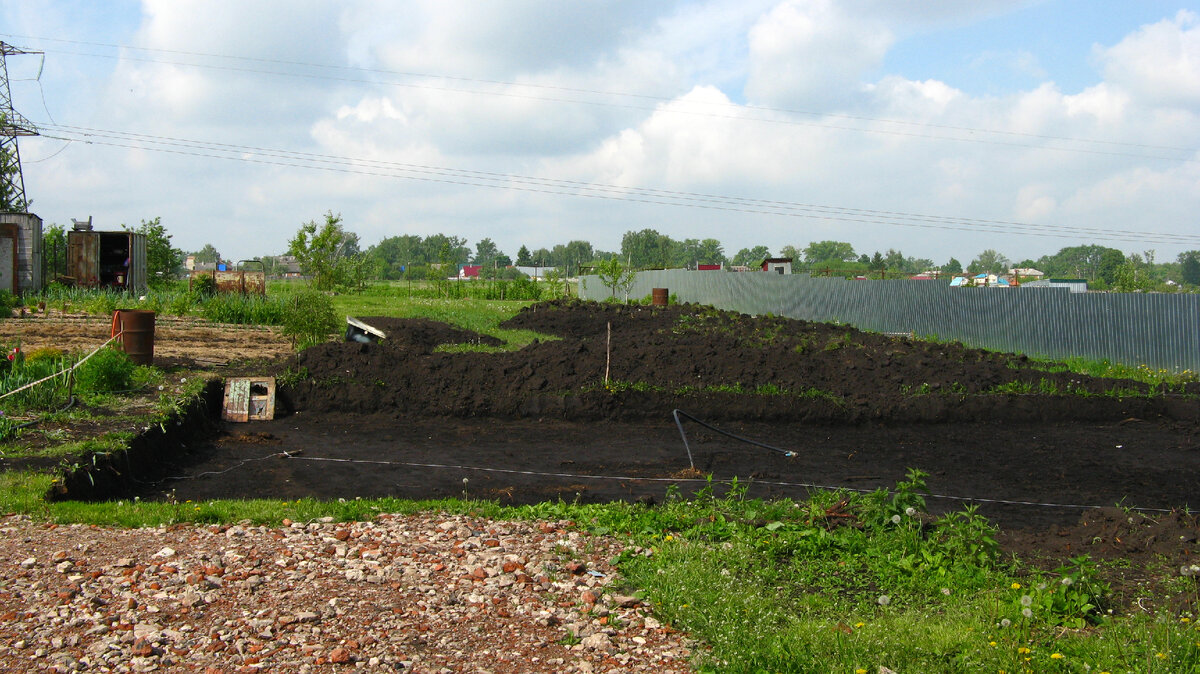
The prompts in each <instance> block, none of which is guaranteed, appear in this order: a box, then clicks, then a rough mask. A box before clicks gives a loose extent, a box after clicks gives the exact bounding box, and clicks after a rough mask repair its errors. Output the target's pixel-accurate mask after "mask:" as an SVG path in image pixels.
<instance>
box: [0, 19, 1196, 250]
mask: <svg viewBox="0 0 1200 674" xmlns="http://www.w3.org/2000/svg"><path fill="white" fill-rule="evenodd" d="M1198 5H1200V3H1197V2H1161V1H1159V0H1137V1H1136V2H1130V1H1125V0H1122V1H1101V0H1048V1H1045V2H1033V1H1030V2H1015V1H1011V0H1006V1H1001V0H962V1H951V0H926V1H923V2H906V3H898V2H894V0H848V1H840V2H835V1H833V0H783V1H779V0H713V1H709V2H646V1H645V0H632V1H624V0H610V1H608V2H597V1H592V0H572V1H570V2H564V1H563V0H546V1H539V0H508V1H506V0H496V1H494V2H480V1H475V2H457V1H454V0H424V1H407V2H387V3H384V2H376V1H367V0H345V1H341V2H333V1H324V0H287V1H286V2H285V1H282V0H278V1H277V0H255V1H253V2H246V1H245V0H228V1H226V0H210V1H203V2H201V1H194V0H144V1H142V2H134V1H130V0H125V1H115V0H114V1H109V2H103V3H97V2H92V1H91V0H73V1H68V0H21V1H20V2H17V1H10V2H4V3H0V31H3V32H0V40H3V41H4V42H6V43H9V44H11V45H14V46H17V47H23V48H27V49H33V50H41V51H44V52H45V55H44V57H42V56H10V57H9V58H8V72H9V77H10V81H11V86H12V94H13V100H14V105H15V106H16V108H17V110H18V112H20V113H21V114H23V115H24V116H25V117H26V118H28V119H29V120H32V121H33V122H34V123H35V124H37V125H38V126H39V127H40V128H41V129H42V133H43V136H42V137H38V138H22V139H21V140H20V149H21V157H22V160H23V163H24V174H25V184H26V191H27V195H28V197H29V198H30V199H31V200H32V202H33V203H32V210H33V211H34V212H36V213H38V214H39V215H40V216H41V217H42V218H43V219H44V220H45V222H46V223H47V224H50V223H59V224H65V225H69V224H70V222H71V219H72V218H81V219H82V218H86V217H87V216H89V215H91V216H93V217H94V220H95V223H96V225H97V227H98V228H101V229H107V228H112V229H116V228H118V226H119V225H120V224H122V223H126V224H130V225H136V224H137V223H138V222H139V221H140V220H142V219H149V218H153V217H158V216H161V217H162V222H163V224H164V225H165V226H166V227H167V229H168V232H169V233H171V234H172V235H173V237H174V238H173V243H174V244H175V245H177V246H178V247H180V248H183V249H184V250H187V251H194V250H197V249H199V248H201V247H202V246H203V245H204V244H206V243H212V244H213V245H215V246H216V247H217V249H218V250H219V251H220V252H221V253H222V254H223V255H224V256H225V257H226V258H232V259H234V260H237V259H241V258H248V257H252V256H257V255H270V254H277V253H281V252H283V251H284V250H285V249H286V247H287V241H288V239H289V238H290V237H292V236H293V235H294V234H295V232H296V230H297V228H298V227H299V226H300V225H301V224H302V223H303V222H306V221H308V220H312V219H318V220H319V219H320V218H321V216H322V214H323V213H325V212H326V211H333V212H334V213H340V214H341V215H342V216H343V218H344V220H345V222H346V225H347V228H348V229H350V230H351V231H354V232H357V233H358V234H359V236H360V237H361V240H362V243H363V244H364V247H365V246H366V245H370V244H373V243H376V242H378V241H379V240H380V239H382V238H385V237H388V236H395V235H399V234H417V235H421V236H425V235H429V234H434V233H439V232H441V233H445V234H451V235H458V236H462V237H465V238H466V239H467V240H468V242H469V245H471V246H474V244H475V243H476V242H477V241H478V240H479V239H481V238H483V237H491V238H492V239H493V240H494V241H495V242H496V243H497V244H498V245H499V247H500V249H501V250H502V251H504V252H506V253H508V254H509V255H512V256H515V254H516V252H517V249H518V248H519V247H520V246H521V245H522V244H524V245H526V246H528V247H529V248H530V249H536V248H538V247H543V246H545V247H550V246H553V245H554V244H557V243H566V242H567V241H569V240H572V239H585V240H587V241H590V242H591V243H592V244H593V245H595V246H596V247H597V248H600V249H603V250H617V249H619V248H620V243H621V236H622V234H623V233H624V232H626V231H628V230H631V229H633V230H639V229H643V228H654V229H657V230H658V231H660V232H662V233H665V234H668V235H670V236H672V237H673V238H676V239H684V238H716V239H719V240H720V241H721V242H722V243H724V245H725V250H726V253H727V254H729V255H732V254H733V253H735V252H736V251H737V250H738V249H739V248H743V247H752V246H755V245H760V244H761V245H766V246H767V247H768V248H769V249H770V250H771V251H772V252H773V253H777V252H778V251H779V249H780V248H781V247H783V246H784V245H793V246H796V247H798V248H803V247H804V246H805V245H807V244H808V243H809V242H810V241H817V240H824V239H836V240H841V241H849V242H851V243H852V244H853V245H854V247H855V250H856V251H858V252H866V253H871V252H874V251H875V250H884V251H886V250H887V249H888V248H896V249H899V250H901V251H902V252H904V253H905V254H906V255H910V256H916V257H928V258H932V259H933V260H934V261H935V262H936V263H938V264H941V263H943V262H945V261H946V260H947V259H948V258H950V257H956V258H958V259H959V260H961V261H963V262H964V263H966V262H967V261H969V260H970V259H971V258H973V257H974V256H975V255H977V254H978V253H979V252H980V251H982V250H984V249H987V248H994V249H996V250H999V251H1000V252H1001V253H1003V254H1005V255H1007V256H1008V257H1010V258H1012V259H1014V260H1020V259H1024V258H1037V257H1038V256H1040V255H1044V254H1049V253H1053V252H1055V251H1057V250H1058V249H1060V248H1062V247H1064V246H1072V245H1080V244H1090V243H1101V244H1104V245H1109V246H1113V247H1115V248H1120V249H1121V250H1123V251H1125V252H1126V253H1132V252H1139V253H1140V252H1142V251H1145V250H1151V249H1153V250H1156V251H1157V259H1158V260H1159V261H1165V260H1173V259H1174V258H1175V256H1176V255H1177V254H1178V253H1179V252H1181V251H1183V250H1190V249H1200V223H1198V217H1197V214H1198V213H1200V6H1198ZM64 139H73V140H71V141H68V140H64Z"/></svg>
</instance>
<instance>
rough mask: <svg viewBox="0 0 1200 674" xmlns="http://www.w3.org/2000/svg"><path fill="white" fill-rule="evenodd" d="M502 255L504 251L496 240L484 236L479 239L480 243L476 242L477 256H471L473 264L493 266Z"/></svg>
mask: <svg viewBox="0 0 1200 674" xmlns="http://www.w3.org/2000/svg"><path fill="white" fill-rule="evenodd" d="M501 255H504V253H501V252H500V248H499V247H498V246H496V242H495V241H492V240H491V239H489V238H487V237H484V238H482V239H480V240H479V243H477V244H475V257H473V258H471V264H481V265H483V266H485V267H491V266H492V264H493V263H494V262H495V261H496V259H497V258H499V257H500V256H501ZM505 257H507V256H505Z"/></svg>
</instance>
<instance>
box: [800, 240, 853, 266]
mask: <svg viewBox="0 0 1200 674" xmlns="http://www.w3.org/2000/svg"><path fill="white" fill-rule="evenodd" d="M856 257H857V255H855V254H854V246H852V245H850V244H849V243H846V242H845V241H813V242H812V243H810V244H808V246H806V247H805V248H804V261H805V262H806V263H807V264H814V263H817V262H829V261H830V260H834V261H837V262H849V261H851V260H853V259H855V258H856Z"/></svg>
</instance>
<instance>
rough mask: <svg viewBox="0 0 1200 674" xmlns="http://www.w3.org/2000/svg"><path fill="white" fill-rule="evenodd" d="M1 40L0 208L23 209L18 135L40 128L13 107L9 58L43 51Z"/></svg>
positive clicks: (28, 133)
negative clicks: (14, 55)
mask: <svg viewBox="0 0 1200 674" xmlns="http://www.w3.org/2000/svg"><path fill="white" fill-rule="evenodd" d="M40 53H42V52H40V51H28V50H25V49H21V48H20V47H14V46H12V45H10V44H8V43H6V42H2V41H0V211H9V212H11V211H17V212H24V211H25V209H26V207H27V206H28V205H29V202H28V201H26V200H25V176H24V175H22V174H21V150H20V149H19V148H18V147H17V137H18V136H36V135H38V132H37V127H35V126H34V125H33V122H30V121H29V120H28V119H25V118H24V117H22V116H21V115H19V114H18V113H17V111H16V110H13V105H12V90H11V89H10V88H9V86H8V57H9V56H11V55H13V54H40Z"/></svg>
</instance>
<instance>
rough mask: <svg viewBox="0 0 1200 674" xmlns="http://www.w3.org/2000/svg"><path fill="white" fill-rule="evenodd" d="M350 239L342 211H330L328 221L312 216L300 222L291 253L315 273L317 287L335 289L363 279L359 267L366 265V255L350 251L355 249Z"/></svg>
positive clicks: (326, 218) (312, 273)
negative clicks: (349, 252) (349, 242)
mask: <svg viewBox="0 0 1200 674" xmlns="http://www.w3.org/2000/svg"><path fill="white" fill-rule="evenodd" d="M347 239H348V235H347V233H346V231H345V230H344V229H343V226H342V216H341V214H338V215H334V214H333V211H326V212H325V222H324V223H322V224H320V225H318V224H317V222H316V221H315V220H310V221H308V222H306V223H305V224H303V225H301V226H300V229H299V230H298V231H297V232H296V236H295V237H294V238H292V240H291V241H289V242H288V254H289V255H294V256H295V257H296V260H297V261H298V262H299V263H300V268H301V269H302V270H304V273H306V274H308V275H309V276H311V277H312V287H313V289H314V290H333V289H335V288H338V287H340V286H345V285H351V284H354V283H355V282H361V281H362V278H361V276H358V278H356V270H361V269H362V262H363V261H362V260H361V259H360V258H361V257H362V256H360V255H358V254H352V255H347V251H349V250H351V248H349V247H348V246H347V245H346V244H347ZM355 239H357V237H355ZM354 248H355V249H356V248H357V246H354Z"/></svg>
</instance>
